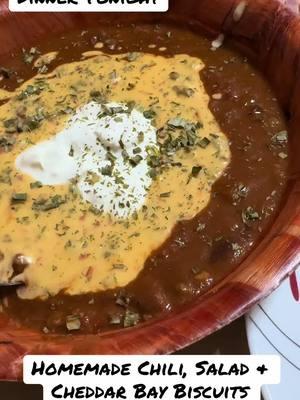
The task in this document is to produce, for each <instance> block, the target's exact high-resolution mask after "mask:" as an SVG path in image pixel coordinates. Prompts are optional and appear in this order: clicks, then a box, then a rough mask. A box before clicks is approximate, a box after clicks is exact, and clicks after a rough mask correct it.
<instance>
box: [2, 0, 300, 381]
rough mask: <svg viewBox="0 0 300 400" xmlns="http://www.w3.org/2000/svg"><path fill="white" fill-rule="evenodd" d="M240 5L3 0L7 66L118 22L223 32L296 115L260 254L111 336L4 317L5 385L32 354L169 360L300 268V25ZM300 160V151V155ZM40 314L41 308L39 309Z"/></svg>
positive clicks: (269, 0)
mask: <svg viewBox="0 0 300 400" xmlns="http://www.w3.org/2000/svg"><path fill="white" fill-rule="evenodd" d="M239 2H240V0H170V3H171V8H170V11H169V12H168V13H167V14H159V15H158V14H147V15H145V14H138V15H137V14H129V15H126V14H122V15H119V14H114V15H111V14H89V13H85V14H80V13H75V14H74V13H72V14H68V13H60V14H58V13H51V14H50V13H47V14H43V13H38V14H37V13H35V14H29V13H26V14H22V13H16V14H12V13H10V12H9V11H8V7H7V2H6V0H0V42H1V46H0V60H1V59H2V58H4V57H5V56H7V55H9V54H10V52H11V51H13V50H14V49H17V48H20V47H29V46H31V45H33V44H34V43H35V42H36V41H38V40H42V39H43V37H47V36H48V35H49V34H53V35H55V34H60V33H63V32H66V31H68V30H69V29H72V28H74V27H76V28H77V29H81V28H82V29H84V28H86V27H88V26H95V25H98V26H100V25H101V24H104V23H107V22H109V21H112V23H116V21H118V20H124V19H126V21H127V22H128V21H137V20H138V21H141V20H149V21H157V22H159V21H163V20H167V19H168V20H173V21H176V22H178V23H179V22H180V23H186V24H187V25H188V26H189V27H190V28H191V29H193V30H195V31H200V30H204V31H205V32H206V33H207V34H208V35H210V36H211V37H212V38H215V37H216V36H217V35H218V34H219V33H220V32H222V33H224V34H225V37H230V38H231V40H232V41H233V42H234V44H235V45H236V46H237V48H239V49H240V50H241V51H243V52H244V53H245V54H246V55H247V56H249V57H250V58H252V59H253V60H254V61H255V62H256V63H257V65H258V67H259V68H260V69H261V70H262V71H263V72H264V73H265V74H266V76H267V77H268V79H269V81H270V82H271V85H272V86H273V88H274V90H275V92H276V94H277V96H278V98H279V99H280V102H281V104H282V107H283V108H284V110H285V112H286V113H287V115H289V116H290V119H289V128H290V137H291V139H290V140H291V149H292V161H291V174H290V177H291V178H290V180H289V187H288V193H287V196H286V200H285V203H284V204H283V205H282V209H281V212H280V215H279V216H278V218H277V220H276V222H275V224H274V225H273V227H272V229H271V230H270V232H269V233H268V234H267V235H266V237H265V239H264V240H263V241H262V242H261V243H260V245H259V246H258V247H257V248H256V250H255V251H254V252H253V253H252V254H251V255H250V256H249V257H248V258H247V259H246V260H245V261H244V262H243V263H242V264H241V265H240V266H239V267H238V268H237V269H236V270H235V271H233V272H232V273H231V274H229V275H228V276H227V277H226V278H225V279H223V280H222V281H221V282H219V283H218V284H217V285H216V286H214V287H213V288H212V289H211V290H210V291H209V292H207V293H206V294H205V295H204V296H202V297H201V298H199V299H198V300H196V301H195V302H194V303H193V304H190V305H188V306H184V307H182V308H181V309H180V310H177V311H176V312H174V313H172V314H170V315H169V316H168V317H167V318H166V317H164V319H156V320H153V321H149V322H148V323H145V324H142V325H140V326H137V327H136V328H133V329H128V330H121V331H115V332H113V333H107V334H103V335H76V336H73V337H71V336H67V335H66V336H62V335H61V336H58V335H56V336H55V335H53V336H46V335H43V334H41V333H39V332H35V331H31V330H29V329H27V328H18V329H16V328H13V327H12V326H11V325H10V323H9V321H8V319H7V318H5V317H4V316H1V317H0V379H7V380H14V379H20V378H21V376H22V357H23V356H24V355H25V354H46V353H47V354H162V353H170V352H174V351H176V350H178V349H180V348H183V347H184V346H187V345H189V344H191V343H193V342H195V341H197V340H199V339H201V338H203V337H205V336H207V335H209V334H210V333H212V332H213V331H216V330H218V329H219V328H221V327H223V326H225V325H227V324H229V323H230V322H231V321H233V320H234V319H236V318H238V317H239V316H241V315H242V314H244V313H245V312H246V311H247V310H249V308H250V307H252V306H253V305H254V304H255V303H256V302H258V301H259V300H261V299H262V298H263V297H264V296H266V295H268V294H269V293H270V292H271V291H272V290H274V289H275V288H276V287H277V286H278V285H279V283H280V282H281V281H282V280H283V279H284V278H285V277H286V276H287V275H288V274H290V273H291V272H292V271H293V270H294V269H295V268H296V266H297V265H298V264H299V262H300V174H299V172H300V158H299V156H298V153H299V150H300V135H299V132H298V130H299V128H300V102H299V101H298V98H299V95H300V80H299V73H300V69H299V55H300V50H299V49H300V46H299V44H300V21H299V20H298V18H297V17H296V16H295V15H294V14H293V13H292V12H290V11H289V10H288V9H287V8H286V7H285V6H283V5H282V4H281V3H280V2H279V1H276V0H251V1H248V5H247V8H246V10H245V13H244V15H243V16H242V18H241V19H240V20H239V21H238V22H234V19H233V11H234V9H235V7H236V6H237V5H238V4H239ZM299 154H300V153H299ZM33 311H34V310H33Z"/></svg>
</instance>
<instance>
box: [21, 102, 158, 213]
mask: <svg viewBox="0 0 300 400" xmlns="http://www.w3.org/2000/svg"><path fill="white" fill-rule="evenodd" d="M156 146H157V144H156V130H155V128H154V126H153V125H152V124H151V119H148V118H145V117H144V115H143V113H142V112H140V111H138V110H136V109H131V108H130V107H129V105H127V104H124V103H108V104H105V105H100V104H98V103H96V102H94V101H92V102H90V103H88V104H86V105H85V106H83V107H81V108H80V109H79V110H77V112H76V114H75V115H74V116H73V117H72V118H71V119H70V121H69V122H68V124H67V127H66V128H65V129H63V130H62V131H61V132H59V133H57V134H56V135H55V136H54V137H52V138H51V139H49V140H46V141H43V142H40V143H38V144H36V145H34V146H32V147H30V148H29V149H27V150H26V151H24V152H23V153H21V154H20V155H19V156H18V157H17V159H16V167H17V168H18V169H19V170H20V171H21V172H23V173H26V174H28V175H30V176H31V177H32V178H33V179H35V180H37V181H39V182H41V183H42V184H43V185H63V184H66V183H68V182H71V181H72V180H74V182H75V183H76V184H77V186H78V189H79V191H80V193H81V196H82V197H83V199H84V200H86V201H87V202H89V203H91V204H92V206H93V207H95V209H97V210H99V211H103V212H105V213H109V214H111V215H113V216H115V217H117V218H128V217H129V216H130V215H132V214H133V213H134V212H136V211H137V210H139V209H140V208H141V207H142V205H143V204H144V202H145V200H146V197H147V192H148V190H149V187H150V185H151V182H152V179H151V177H150V176H149V166H148V164H147V152H148V151H149V149H150V148H155V147H156Z"/></svg>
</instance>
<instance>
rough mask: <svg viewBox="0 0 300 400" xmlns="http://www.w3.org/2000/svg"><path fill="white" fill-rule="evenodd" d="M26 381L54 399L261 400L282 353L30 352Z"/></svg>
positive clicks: (276, 373)
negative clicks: (85, 354) (257, 354)
mask: <svg viewBox="0 0 300 400" xmlns="http://www.w3.org/2000/svg"><path fill="white" fill-rule="evenodd" d="M23 371H24V382H25V383H27V384H41V385H43V387H44V400H54V399H90V400H94V399H128V400H134V399H164V400H174V399H186V400H188V399H218V400H224V399H226V400H238V399H247V400H259V399H260V390H261V386H262V385H264V384H279V383H280V357H279V356H265V355H264V356H188V355H187V356H184V355H182V356H25V357H24V365H23Z"/></svg>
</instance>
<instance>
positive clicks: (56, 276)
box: [0, 51, 231, 299]
mask: <svg viewBox="0 0 300 400" xmlns="http://www.w3.org/2000/svg"><path fill="white" fill-rule="evenodd" d="M203 67H204V64H203V62H202V60H200V59H199V58H195V57H190V56H188V55H184V54H181V55H176V56H174V57H168V58H166V57H163V56H157V55H153V54H144V53H129V54H119V55H108V54H103V53H101V52H99V51H93V53H92V54H85V55H84V58H83V59H82V60H81V61H78V62H72V63H69V64H64V65H60V66H58V67H57V68H56V69H54V71H52V72H51V73H49V74H45V73H43V74H40V75H37V76H35V77H34V78H32V79H31V80H29V81H27V82H25V83H24V84H22V86H21V87H19V88H18V89H16V91H15V92H14V93H10V94H9V100H8V101H7V102H6V103H5V104H3V105H1V106H0V134H1V135H2V136H1V137H2V139H3V140H2V143H3V151H2V153H1V157H0V214H1V216H3V217H2V218H1V221H0V251H1V252H2V253H1V254H3V257H2V258H1V260H0V280H2V281H6V280H9V279H11V278H12V276H13V271H12V261H13V260H14V257H15V255H16V254H23V255H25V256H26V257H28V259H30V261H31V262H30V264H29V265H26V268H24V271H21V272H20V273H19V274H18V275H17V276H15V278H14V279H16V280H22V281H24V282H25V285H24V286H22V287H20V288H18V289H17V293H18V296H19V297H21V298H26V299H33V298H37V297H39V298H47V297H48V296H53V295H56V294H57V293H59V292H61V291H64V292H65V293H67V294H69V295H77V294H84V293H90V292H99V291H104V290H107V289H114V288H117V287H124V286H126V285H127V284H128V283H130V282H132V281H133V280H134V279H135V278H136V277H137V276H138V274H139V273H140V272H141V270H142V269H143V266H144V264H145V261H146V260H147V258H148V257H149V256H150V255H151V253H152V252H153V251H154V250H156V249H157V248H158V247H159V246H161V245H162V244H163V243H164V242H165V241H166V240H167V239H168V237H169V236H170V234H171V232H172V230H173V229H174V227H175V225H176V224H177V223H178V222H179V221H182V220H187V219H191V218H193V217H195V216H196V215H197V214H198V213H199V212H200V211H201V210H203V208H204V207H206V206H207V204H208V203H209V200H210V195H211V188H212V185H213V184H214V182H215V181H216V180H217V179H218V178H219V177H220V176H221V175H222V173H223V172H224V170H225V168H226V167H227V165H228V164H229V162H230V156H231V154H230V148H229V143H228V140H227V137H226V136H225V135H224V134H223V133H222V131H221V130H220V127H219V125H218V123H217V122H216V120H215V118H214V116H213V115H212V113H211V112H210V110H209V108H208V103H209V96H208V95H207V93H206V91H205V89H204V86H203V83H202V81H201V79H200V76H199V72H200V70H201V69H202V68H203ZM43 72H44V71H43ZM0 96H1V93H0ZM5 96H7V95H6V94H5Z"/></svg>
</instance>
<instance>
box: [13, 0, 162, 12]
mask: <svg viewBox="0 0 300 400" xmlns="http://www.w3.org/2000/svg"><path fill="white" fill-rule="evenodd" d="M9 9H10V11H13V12H53V11H55V12H76V11H80V12H91V11H93V12H165V11H168V9H169V0H9Z"/></svg>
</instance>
